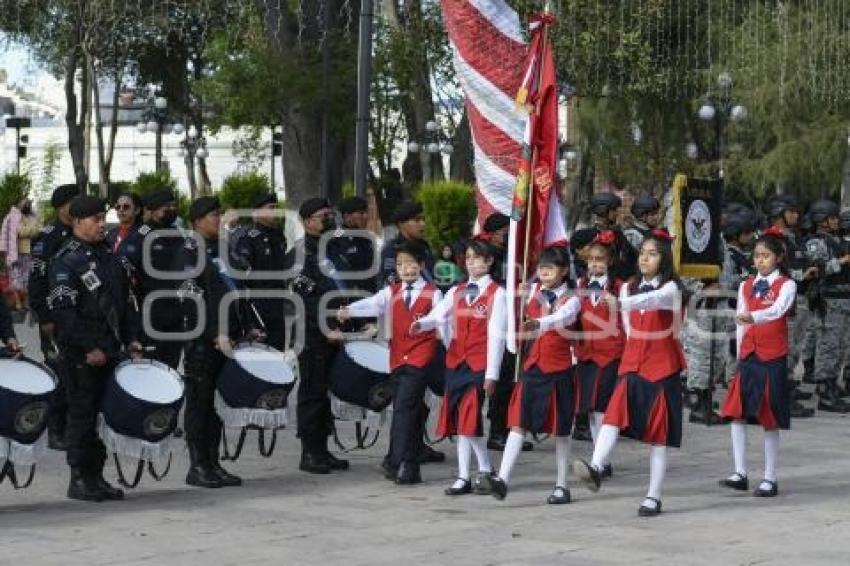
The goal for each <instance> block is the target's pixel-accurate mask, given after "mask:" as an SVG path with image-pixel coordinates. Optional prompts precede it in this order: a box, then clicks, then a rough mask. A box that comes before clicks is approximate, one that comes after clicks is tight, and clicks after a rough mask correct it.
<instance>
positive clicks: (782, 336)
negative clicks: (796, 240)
mask: <svg viewBox="0 0 850 566" xmlns="http://www.w3.org/2000/svg"><path fill="white" fill-rule="evenodd" d="M787 280H788V278H787V277H783V276H781V275H780V276H779V277H777V278H776V280H775V281H774V282H773V285H771V286H770V290H769V291H768V292H767V295H765V296H764V298H759V297H754V296H753V285H754V284H755V278H754V277H750V278H749V279H747V280H746V281H744V289H743V293H744V301H745V302H746V305H747V311H748V312H754V311H760V310H764V309H766V308H768V307H769V306H771V305H772V304H773V303H774V301H776V299H778V298H779V290H780V289H781V288H782V285H783V284H784V283H785V282H786V281H787ZM787 316H788V313H785V316H782V317H781V318H778V319H776V320H772V321H770V322H765V323H764V324H752V325H750V326H748V327H747V328H746V329H745V330H744V336H743V338H741V346H740V348H738V358H739V359H741V360H743V359H744V358H746V357H747V356H749V355H750V354H755V355H756V357H757V358H758V359H759V360H761V361H763V362H769V361H770V360H775V359H776V358H781V357H782V356H785V355H787V354H788V320H787V318H786V317H787ZM846 330H847V329H845V331H846Z"/></svg>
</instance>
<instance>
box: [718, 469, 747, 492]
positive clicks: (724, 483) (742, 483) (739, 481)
mask: <svg viewBox="0 0 850 566" xmlns="http://www.w3.org/2000/svg"><path fill="white" fill-rule="evenodd" d="M717 483H718V484H719V485H720V487H728V488H731V489H736V490H738V491H747V490H748V489H750V482H749V480H747V476H744V475H741V474H738V473H735V474H733V475H732V477H728V478H723V479H722V480H720V481H719V482H717Z"/></svg>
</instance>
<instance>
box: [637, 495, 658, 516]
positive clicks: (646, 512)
mask: <svg viewBox="0 0 850 566" xmlns="http://www.w3.org/2000/svg"><path fill="white" fill-rule="evenodd" d="M646 499H650V500H652V501H654V502H655V506H653V507H650V506H649V505H644V504H641V506H640V508H639V509H638V515H639V516H641V517H654V516H656V515H660V514H661V500H660V499H655V498H654V497H647V498H646Z"/></svg>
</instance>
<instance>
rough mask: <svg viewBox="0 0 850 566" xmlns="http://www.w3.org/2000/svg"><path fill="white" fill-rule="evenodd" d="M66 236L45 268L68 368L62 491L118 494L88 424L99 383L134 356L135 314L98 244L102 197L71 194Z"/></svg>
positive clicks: (116, 266) (117, 267)
mask: <svg viewBox="0 0 850 566" xmlns="http://www.w3.org/2000/svg"><path fill="white" fill-rule="evenodd" d="M69 212H70V214H71V216H72V217H73V219H74V220H73V228H72V230H73V235H72V237H71V238H70V239H69V240H67V241H66V242H65V244H64V245H63V246H62V248H61V249H60V250H59V252H58V253H57V254H56V256H55V257H54V259H53V260H51V262H50V266H49V268H48V280H49V289H50V290H49V293H48V296H47V303H48V308H49V309H50V313H51V320H53V321H55V324H56V337H57V339H58V342H59V344H60V346H61V349H62V354H63V362H64V363H65V364H66V365H67V369H68V374H67V377H68V382H67V394H68V424H67V429H66V431H65V440H66V444H67V460H68V465H69V466H70V467H71V481H70V483H69V485H68V497H69V498H71V499H81V500H84V501H102V500H104V499H122V498H123V497H124V493H123V492H122V491H121V490H120V489H116V488H114V487H113V486H111V485H109V483H107V482H106V480H104V479H103V465H104V462H105V461H106V450H105V448H104V446H103V443H102V442H101V441H100V439H99V438H98V436H97V432H96V430H95V425H96V420H97V413H98V410H99V404H100V400H101V397H102V395H103V390H104V386H105V384H106V383H107V380H108V378H109V376H110V375H111V374H112V371H113V370H114V368H115V366H116V365H117V364H118V362H119V361H120V360H121V359H122V358H123V357H124V356H126V355H127V353H129V354H130V355H131V356H133V357H139V356H141V352H142V346H141V344H140V343H139V342H138V341H137V340H136V337H137V336H138V330H139V328H138V313H137V312H136V311H135V310H134V309H133V308H132V303H131V300H130V291H129V275H128V271H127V270H126V269H125V267H124V265H122V263H121V262H120V261H119V260H118V259H117V258H116V257H115V256H114V255H112V253H111V252H110V251H109V248H108V246H107V245H106V244H105V243H104V237H105V233H104V228H105V223H106V201H104V200H102V199H99V198H95V197H89V196H81V197H76V198H75V199H74V200H73V201H72V202H71V206H70V211H69Z"/></svg>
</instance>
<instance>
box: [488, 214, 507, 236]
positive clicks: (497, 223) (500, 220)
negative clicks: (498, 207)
mask: <svg viewBox="0 0 850 566" xmlns="http://www.w3.org/2000/svg"><path fill="white" fill-rule="evenodd" d="M510 225H511V218H510V216H506V215H504V214H502V213H501V212H494V213H493V214H491V215H490V216H488V217H487V220H485V221H484V231H485V232H496V231H497V230H501V229H502V228H504V227H505V226H510Z"/></svg>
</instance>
